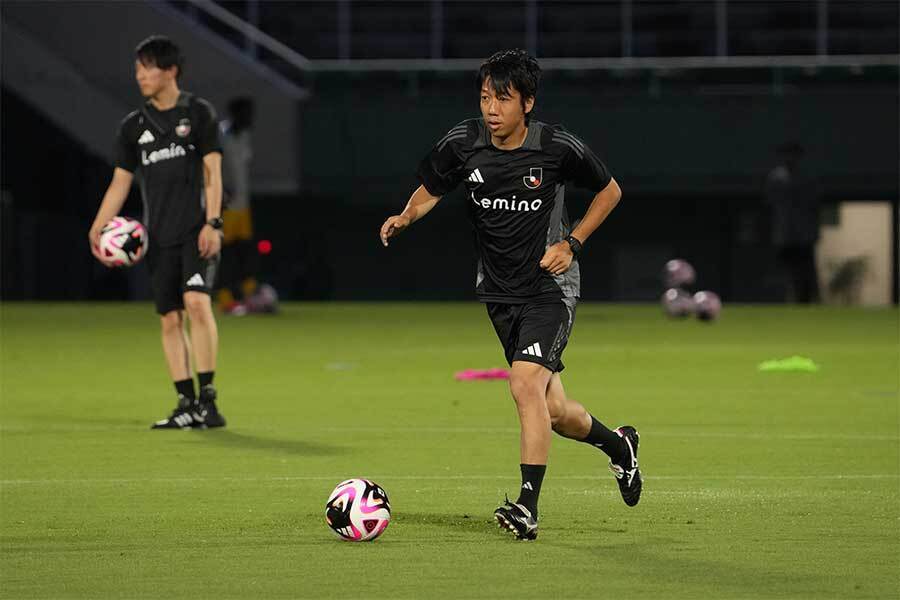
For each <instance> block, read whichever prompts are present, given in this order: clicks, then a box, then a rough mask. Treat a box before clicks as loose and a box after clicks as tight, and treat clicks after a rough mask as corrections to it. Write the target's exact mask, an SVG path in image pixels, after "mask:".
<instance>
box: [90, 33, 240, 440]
mask: <svg viewBox="0 0 900 600" xmlns="http://www.w3.org/2000/svg"><path fill="white" fill-rule="evenodd" d="M134 68H135V79H136V81H137V84H138V87H139V88H140V92H141V95H142V96H143V97H144V98H145V102H144V103H143V104H141V107H140V108H139V109H138V110H136V111H134V112H132V113H130V114H129V115H128V116H126V117H125V118H124V119H123V120H122V122H121V124H120V126H119V133H118V137H117V140H116V150H115V169H114V170H113V178H112V181H111V182H110V184H109V187H108V188H107V190H106V193H105V194H104V196H103V201H102V202H101V204H100V208H99V210H98V211H97V216H96V218H95V219H94V223H93V225H91V229H90V232H89V233H88V238H89V242H90V246H91V252H92V253H93V254H94V256H95V257H96V258H97V259H98V260H99V261H100V262H101V263H103V264H107V263H106V261H105V259H104V257H103V255H102V254H101V252H100V249H99V244H100V232H101V230H102V229H103V227H104V226H105V225H106V223H108V222H109V220H110V219H112V218H113V217H114V216H116V215H117V214H119V211H120V210H121V209H122V206H123V205H124V204H125V200H126V199H127V198H128V193H129V191H130V190H131V183H132V181H134V180H137V181H138V183H139V184H140V190H141V196H142V198H143V201H144V225H145V226H146V227H147V232H148V236H149V251H148V253H147V267H148V270H149V271H150V280H151V286H152V289H153V300H154V303H155V305H156V312H157V313H158V314H159V315H160V325H161V328H162V346H163V353H164V354H165V357H166V364H167V365H168V368H169V375H170V376H171V377H172V380H173V382H174V385H175V393H176V395H177V398H178V403H177V405H176V407H175V410H174V411H173V412H172V414H171V415H170V416H169V417H168V418H166V419H163V420H160V421H157V422H156V423H154V424H153V425H152V428H153V429H206V428H209V427H222V426H224V425H225V418H224V417H223V416H222V415H221V413H219V411H218V408H217V407H216V402H215V401H216V389H215V387H214V386H213V377H214V375H215V369H216V355H217V353H218V347H219V334H218V329H217V327H216V320H215V315H213V310H212V302H211V297H210V294H212V290H213V284H214V281H215V276H216V270H217V268H218V264H219V251H220V249H221V247H222V237H221V228H222V217H221V209H222V148H221V145H220V142H219V127H218V122H217V121H218V120H217V118H216V111H215V109H214V108H213V106H212V104H210V103H209V102H207V101H206V100H204V99H202V98H198V97H196V96H194V95H193V94H191V93H190V92H184V91H181V90H179V88H178V78H179V77H180V76H181V75H182V74H183V72H184V56H183V55H182V54H181V50H180V49H179V48H178V46H177V45H175V44H174V43H173V42H172V40H170V39H169V38H166V37H163V36H151V37H149V38H147V39H146V40H144V41H142V42H141V43H140V44H138V46H137V48H136V49H135V61H134ZM185 313H186V314H185ZM185 316H187V320H190V324H191V335H190V339H188V336H187V333H186V331H185V327H186V324H187V320H186V319H185ZM192 347H193V359H194V360H193V365H194V367H195V368H196V370H197V383H198V386H199V395H198V394H197V393H196V392H195V388H194V381H193V377H192V375H191V354H192V352H191V349H192Z"/></svg>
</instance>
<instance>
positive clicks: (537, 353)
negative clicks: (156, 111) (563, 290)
mask: <svg viewBox="0 0 900 600" xmlns="http://www.w3.org/2000/svg"><path fill="white" fill-rule="evenodd" d="M575 303H576V300H575V298H564V299H561V300H560V301H559V302H554V303H551V304H495V303H488V304H487V311H488V316H489V317H490V318H491V323H493V324H494V330H495V331H496V332H497V337H498V338H500V343H501V344H503V350H504V352H505V354H506V362H508V363H509V364H510V365H512V364H513V362H514V361H517V360H524V361H527V362H533V363H537V364H539V365H543V366H545V367H547V368H548V369H549V370H550V371H552V372H554V373H558V372H560V371H562V370H563V369H565V366H564V365H563V364H562V353H563V350H565V348H566V344H567V343H568V342H569V335H571V333H572V325H574V324H575Z"/></svg>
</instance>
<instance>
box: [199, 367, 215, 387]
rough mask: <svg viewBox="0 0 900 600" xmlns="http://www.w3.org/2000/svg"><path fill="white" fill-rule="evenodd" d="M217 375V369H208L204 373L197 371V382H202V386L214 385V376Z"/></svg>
mask: <svg viewBox="0 0 900 600" xmlns="http://www.w3.org/2000/svg"><path fill="white" fill-rule="evenodd" d="M215 376H216V372H215V371H206V372H204V373H197V383H199V384H200V388H201V389H202V388H205V387H206V386H208V385H212V382H213V377H215Z"/></svg>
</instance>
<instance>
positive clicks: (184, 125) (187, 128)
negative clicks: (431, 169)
mask: <svg viewBox="0 0 900 600" xmlns="http://www.w3.org/2000/svg"><path fill="white" fill-rule="evenodd" d="M190 134H191V120H190V119H182V120H180V121H178V125H176V126H175V135H177V136H178V137H187V136H189V135H190ZM532 170H533V169H532Z"/></svg>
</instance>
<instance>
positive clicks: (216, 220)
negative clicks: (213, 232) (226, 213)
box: [206, 217, 225, 229]
mask: <svg viewBox="0 0 900 600" xmlns="http://www.w3.org/2000/svg"><path fill="white" fill-rule="evenodd" d="M224 222H225V221H223V220H222V217H213V218H212V219H210V220H209V221H207V222H206V224H207V225H209V226H210V227H212V228H213V229H222V224H223V223H224Z"/></svg>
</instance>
